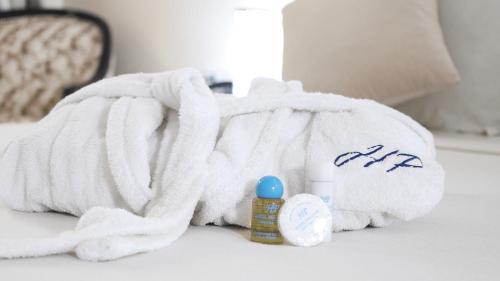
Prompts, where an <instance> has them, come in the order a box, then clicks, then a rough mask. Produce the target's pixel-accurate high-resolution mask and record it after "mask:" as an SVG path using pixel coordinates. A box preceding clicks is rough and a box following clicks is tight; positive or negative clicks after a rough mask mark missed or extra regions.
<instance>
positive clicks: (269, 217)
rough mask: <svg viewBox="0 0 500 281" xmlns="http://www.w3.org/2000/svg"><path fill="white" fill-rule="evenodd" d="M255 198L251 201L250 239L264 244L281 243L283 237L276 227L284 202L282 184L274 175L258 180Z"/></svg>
mask: <svg viewBox="0 0 500 281" xmlns="http://www.w3.org/2000/svg"><path fill="white" fill-rule="evenodd" d="M256 193H257V198H255V199H253V202H252V226H251V235H250V240H252V241H254V242H260V243H265V244H282V243H283V237H282V236H281V234H280V232H279V229H278V212H279V210H280V208H281V206H282V205H283V203H284V202H285V200H283V199H281V196H283V184H282V183H281V181H280V179H278V178H277V177H274V176H265V177H263V178H261V179H260V180H259V182H258V183H257V188H256Z"/></svg>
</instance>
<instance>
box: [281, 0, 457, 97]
mask: <svg viewBox="0 0 500 281" xmlns="http://www.w3.org/2000/svg"><path fill="white" fill-rule="evenodd" d="M283 13H284V14H283V16H284V18H283V21H284V33H285V48H284V67H283V77H284V79H297V80H302V81H303V82H304V88H305V89H306V90H308V91H321V92H335V93H338V94H342V95H345V96H351V97H358V98H370V99H374V100H376V101H379V102H382V103H385V104H388V105H394V104H398V103H400V102H403V101H406V100H409V99H412V98H415V97H417V96H421V95H425V94H428V93H431V92H433V91H436V90H439V89H442V88H444V87H447V86H449V85H451V84H453V83H455V82H457V81H458V80H459V75H458V73H457V71H456V69H455V67H454V65H453V62H452V60H451V59H450V56H449V54H448V51H447V49H446V46H445V44H444V42H443V38H442V34H441V29H440V26H439V23H438V16H437V7H436V1H435V0H408V1H400V0H379V1H372V0H354V1H353V0H314V1H309V0H297V1H295V2H294V3H292V4H290V5H289V6H287V7H285V9H284V11H283Z"/></svg>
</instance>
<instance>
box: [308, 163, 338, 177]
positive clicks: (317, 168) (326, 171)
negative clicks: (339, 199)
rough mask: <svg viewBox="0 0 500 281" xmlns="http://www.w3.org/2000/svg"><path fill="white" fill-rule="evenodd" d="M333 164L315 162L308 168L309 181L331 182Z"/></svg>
mask: <svg viewBox="0 0 500 281" xmlns="http://www.w3.org/2000/svg"><path fill="white" fill-rule="evenodd" d="M332 165H333V163H330V162H317V163H313V164H312V165H310V166H309V180H310V181H332V180H333V167H332Z"/></svg>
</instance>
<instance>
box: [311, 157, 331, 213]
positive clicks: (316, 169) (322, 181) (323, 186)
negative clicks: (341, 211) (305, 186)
mask: <svg viewBox="0 0 500 281" xmlns="http://www.w3.org/2000/svg"><path fill="white" fill-rule="evenodd" d="M332 165H333V164H332V163H329V162H319V163H315V164H313V165H311V166H310V169H309V175H308V176H309V189H310V192H311V194H314V195H316V196H318V197H320V198H321V199H322V200H323V202H325V204H326V205H327V206H328V209H330V212H332V211H333V198H332V197H333V166H332Z"/></svg>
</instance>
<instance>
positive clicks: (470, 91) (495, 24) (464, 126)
mask: <svg viewBox="0 0 500 281" xmlns="http://www.w3.org/2000/svg"><path fill="white" fill-rule="evenodd" d="M439 4H440V18H441V24H442V28H443V32H444V37H445V40H446V42H447V45H448V48H449V50H450V53H451V56H452V58H453V60H454V62H455V64H456V66H457V68H458V70H459V72H460V74H461V77H462V81H461V82H460V83H459V84H458V85H455V86H454V87H452V88H450V89H448V90H445V91H442V92H440V93H438V94H434V95H430V96H426V97H422V98H419V99H416V100H414V101H411V102H409V103H407V104H404V105H403V106H401V107H399V109H400V110H402V111H403V112H405V113H407V114H409V115H411V116H412V117H414V118H415V119H417V120H418V121H419V122H421V123H423V124H424V125H426V126H428V127H430V128H433V129H440V130H447V131H460V132H472V133H486V134H487V135H496V134H499V133H500V16H499V12H500V1H498V0H480V1H470V0H441V1H439Z"/></svg>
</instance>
